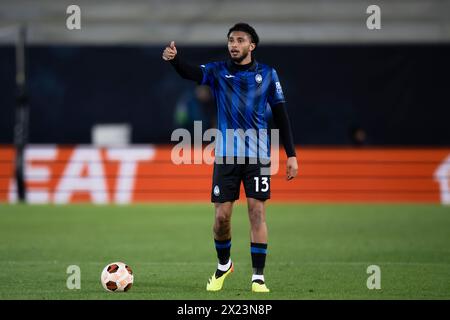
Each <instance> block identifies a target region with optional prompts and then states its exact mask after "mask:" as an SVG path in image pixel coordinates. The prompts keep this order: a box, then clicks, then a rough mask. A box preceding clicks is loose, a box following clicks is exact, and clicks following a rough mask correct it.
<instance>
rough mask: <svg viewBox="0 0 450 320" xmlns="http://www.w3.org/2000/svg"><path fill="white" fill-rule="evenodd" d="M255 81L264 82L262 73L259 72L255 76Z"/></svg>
mask: <svg viewBox="0 0 450 320" xmlns="http://www.w3.org/2000/svg"><path fill="white" fill-rule="evenodd" d="M255 81H256V83H261V82H262V75H260V74H259V73H258V74H257V75H256V76H255Z"/></svg>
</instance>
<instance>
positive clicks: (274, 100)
mask: <svg viewBox="0 0 450 320" xmlns="http://www.w3.org/2000/svg"><path fill="white" fill-rule="evenodd" d="M268 102H269V104H270V106H274V105H276V104H278V103H285V102H286V100H285V99H284V94H283V88H281V83H280V79H278V74H277V72H276V70H275V69H272V81H271V83H270V87H269V99H268Z"/></svg>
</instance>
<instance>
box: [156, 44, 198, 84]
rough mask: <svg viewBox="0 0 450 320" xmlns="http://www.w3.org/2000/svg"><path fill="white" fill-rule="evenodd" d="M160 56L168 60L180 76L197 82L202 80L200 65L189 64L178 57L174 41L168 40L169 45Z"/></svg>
mask: <svg viewBox="0 0 450 320" xmlns="http://www.w3.org/2000/svg"><path fill="white" fill-rule="evenodd" d="M162 58H163V60H165V61H169V62H170V64H171V65H172V66H173V67H174V68H175V70H176V71H177V72H178V74H179V75H180V76H181V77H182V78H184V79H188V80H193V81H196V82H197V83H199V84H200V83H201V82H202V81H203V72H202V70H201V69H200V66H195V65H191V64H189V63H187V62H185V61H183V60H182V59H180V57H179V56H178V52H177V47H176V46H175V41H172V42H170V45H169V46H167V47H166V48H165V49H164V51H163V53H162Z"/></svg>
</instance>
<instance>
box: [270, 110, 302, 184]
mask: <svg viewBox="0 0 450 320" xmlns="http://www.w3.org/2000/svg"><path fill="white" fill-rule="evenodd" d="M272 115H273V120H274V122H275V125H276V126H277V128H278V130H279V132H280V137H281V140H282V141H283V145H284V150H285V151H286V155H287V157H288V159H287V163H286V175H287V180H292V179H294V178H295V177H296V176H297V173H298V163H297V155H296V152H295V145H294V138H293V135H292V129H291V123H290V121H289V116H288V113H287V111H286V106H285V105H284V103H282V102H281V103H277V104H276V105H274V106H272Z"/></svg>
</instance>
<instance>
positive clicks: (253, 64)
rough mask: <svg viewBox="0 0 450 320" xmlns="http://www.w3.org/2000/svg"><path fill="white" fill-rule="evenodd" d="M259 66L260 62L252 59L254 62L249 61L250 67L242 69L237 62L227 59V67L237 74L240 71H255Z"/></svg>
mask: <svg viewBox="0 0 450 320" xmlns="http://www.w3.org/2000/svg"><path fill="white" fill-rule="evenodd" d="M257 66H258V62H256V60H254V59H252V62H250V63H249V67H248V68H247V69H242V68H239V67H237V66H236V64H235V63H234V62H233V61H232V60H231V59H228V60H227V68H228V70H229V71H230V72H231V73H232V74H235V73H237V72H239V71H255V70H256V68H257Z"/></svg>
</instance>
